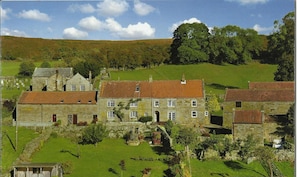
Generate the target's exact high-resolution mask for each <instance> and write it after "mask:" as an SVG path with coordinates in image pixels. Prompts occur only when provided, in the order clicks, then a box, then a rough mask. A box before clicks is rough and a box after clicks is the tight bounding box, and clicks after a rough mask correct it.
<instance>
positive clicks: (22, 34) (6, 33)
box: [1, 28, 29, 37]
mask: <svg viewBox="0 0 297 177" xmlns="http://www.w3.org/2000/svg"><path fill="white" fill-rule="evenodd" d="M1 35H3V36H18V37H29V36H28V35H27V34H26V33H25V32H23V31H19V30H11V29H8V28H2V29H1Z"/></svg>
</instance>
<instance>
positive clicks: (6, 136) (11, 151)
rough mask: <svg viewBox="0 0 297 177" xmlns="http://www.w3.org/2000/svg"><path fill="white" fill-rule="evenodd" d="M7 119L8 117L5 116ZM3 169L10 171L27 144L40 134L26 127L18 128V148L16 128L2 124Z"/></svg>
mask: <svg viewBox="0 0 297 177" xmlns="http://www.w3.org/2000/svg"><path fill="white" fill-rule="evenodd" d="M5 119H7V118H5ZM2 132H3V134H2V147H3V148H2V154H1V155H2V157H1V158H2V171H3V172H8V171H9V170H10V167H11V166H12V163H13V162H14V161H15V160H16V159H17V157H19V155H20V154H21V152H22V151H23V149H24V147H25V145H26V144H27V143H28V142H29V141H31V140H32V139H34V138H36V137H37V136H38V135H39V134H38V133H36V132H34V131H33V130H30V129H27V128H25V127H19V128H18V136H19V137H18V142H17V150H15V148H16V141H15V139H16V129H15V127H12V126H6V125H3V126H2Z"/></svg>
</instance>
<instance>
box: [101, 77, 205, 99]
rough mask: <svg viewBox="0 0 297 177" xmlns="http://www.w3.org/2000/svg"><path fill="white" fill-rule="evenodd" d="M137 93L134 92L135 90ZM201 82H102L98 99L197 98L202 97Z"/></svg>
mask: <svg viewBox="0 0 297 177" xmlns="http://www.w3.org/2000/svg"><path fill="white" fill-rule="evenodd" d="M137 87H138V88H139V91H136V88H137ZM203 96H204V95H203V81H202V80H187V81H186V84H181V81H178V80H168V81H152V82H149V81H111V82H102V84H101V89H100V97H103V98H131V97H139V98H197V97H203Z"/></svg>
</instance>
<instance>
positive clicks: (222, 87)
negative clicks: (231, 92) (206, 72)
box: [206, 83, 239, 90]
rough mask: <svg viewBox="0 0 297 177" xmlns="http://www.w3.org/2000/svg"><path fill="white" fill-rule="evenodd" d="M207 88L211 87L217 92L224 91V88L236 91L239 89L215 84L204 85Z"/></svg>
mask: <svg viewBox="0 0 297 177" xmlns="http://www.w3.org/2000/svg"><path fill="white" fill-rule="evenodd" d="M206 85H207V86H209V87H212V88H214V89H218V90H225V89H226V88H229V89H238V88H239V87H234V86H230V85H221V84H217V83H211V84H206Z"/></svg>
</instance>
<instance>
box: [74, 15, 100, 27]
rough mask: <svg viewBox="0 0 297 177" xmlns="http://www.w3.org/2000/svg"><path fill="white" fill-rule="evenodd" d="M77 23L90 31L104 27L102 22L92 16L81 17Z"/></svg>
mask: <svg viewBox="0 0 297 177" xmlns="http://www.w3.org/2000/svg"><path fill="white" fill-rule="evenodd" d="M78 25H79V26H80V27H82V28H84V29H86V30H91V31H95V30H101V29H102V28H104V24H103V23H102V22H101V21H100V20H97V18H96V17H94V16H91V17H86V18H83V19H81V20H80V21H79V22H78Z"/></svg>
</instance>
